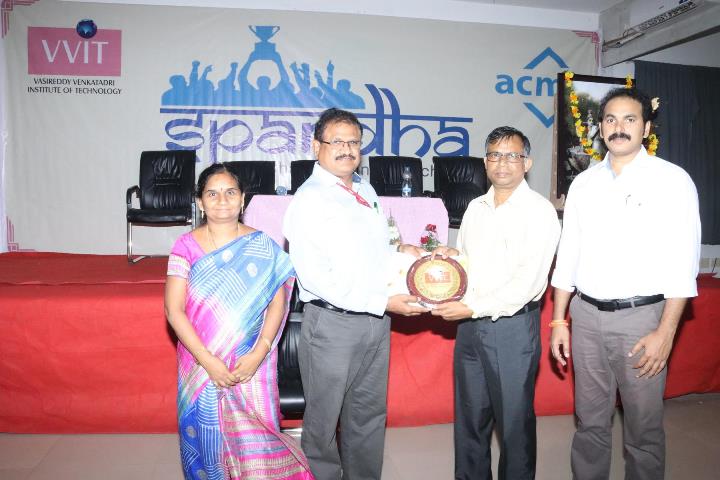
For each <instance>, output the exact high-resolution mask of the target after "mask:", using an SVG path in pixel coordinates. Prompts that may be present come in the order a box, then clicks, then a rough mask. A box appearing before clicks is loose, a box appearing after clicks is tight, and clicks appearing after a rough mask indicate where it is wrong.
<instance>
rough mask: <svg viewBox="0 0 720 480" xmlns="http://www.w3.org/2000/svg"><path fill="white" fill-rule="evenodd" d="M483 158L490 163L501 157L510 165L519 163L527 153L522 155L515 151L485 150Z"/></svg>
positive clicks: (497, 160)
mask: <svg viewBox="0 0 720 480" xmlns="http://www.w3.org/2000/svg"><path fill="white" fill-rule="evenodd" d="M485 158H486V159H487V161H488V162H490V163H498V162H499V161H500V160H502V159H503V158H504V159H505V161H506V162H507V163H509V164H510V165H517V164H518V163H521V162H522V161H523V160H525V159H526V158H527V155H523V154H522V153H515V152H507V153H502V152H487V153H486V154H485Z"/></svg>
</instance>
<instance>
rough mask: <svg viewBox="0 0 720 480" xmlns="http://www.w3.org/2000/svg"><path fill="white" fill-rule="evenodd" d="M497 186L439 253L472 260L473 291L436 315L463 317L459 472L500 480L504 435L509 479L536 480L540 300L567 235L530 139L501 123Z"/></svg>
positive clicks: (493, 165)
mask: <svg viewBox="0 0 720 480" xmlns="http://www.w3.org/2000/svg"><path fill="white" fill-rule="evenodd" d="M485 150H486V154H485V168H486V170H487V176H488V179H489V180H490V182H491V183H492V186H491V187H490V189H489V190H488V192H487V194H485V195H483V196H481V197H478V198H476V199H475V200H473V201H472V202H470V205H468V208H467V211H466V212H465V215H464V216H463V220H462V224H461V225H460V232H459V233H458V239H457V249H452V248H447V247H438V248H437V249H436V250H435V251H434V252H433V253H434V254H436V255H437V254H439V255H443V256H446V255H457V254H459V253H462V254H463V255H465V256H466V257H467V261H468V291H467V294H466V295H465V297H464V298H463V299H462V300H461V301H459V302H449V303H444V304H440V305H438V306H437V307H436V308H435V309H434V310H433V311H432V313H433V315H440V316H442V317H443V318H444V319H445V320H464V321H463V322H462V323H461V324H460V325H459V326H458V330H457V337H456V340H455V355H454V357H455V358H454V362H455V369H454V370H455V432H454V436H455V442H454V443H455V478H456V479H473V480H474V479H484V478H492V473H491V461H490V439H491V436H492V431H493V424H494V423H496V424H497V427H498V434H499V436H500V445H501V452H500V460H499V464H498V465H499V467H498V477H499V478H500V480H505V479H507V480H523V479H532V478H535V457H536V433H535V410H534V408H533V401H534V399H535V377H536V374H537V369H538V362H539V359H540V336H539V330H540V325H539V322H540V299H541V298H542V296H543V293H544V292H545V288H546V287H547V278H548V272H549V270H550V264H551V263H552V260H553V256H554V255H555V248H556V247H557V242H558V239H559V237H560V223H559V222H558V218H557V212H556V211H555V208H554V207H553V206H552V204H551V203H550V202H549V201H548V200H547V199H546V198H544V197H542V196H541V195H539V194H538V193H536V192H534V191H533V190H531V189H530V187H529V186H528V184H527V182H526V181H525V174H526V173H527V171H528V170H530V167H532V159H531V158H530V157H529V155H530V142H529V140H528V139H527V137H526V136H525V135H524V134H523V133H522V132H520V131H519V130H516V129H515V128H512V127H498V128H496V129H495V130H493V131H492V132H491V133H490V135H489V136H488V138H487V140H486V142H485Z"/></svg>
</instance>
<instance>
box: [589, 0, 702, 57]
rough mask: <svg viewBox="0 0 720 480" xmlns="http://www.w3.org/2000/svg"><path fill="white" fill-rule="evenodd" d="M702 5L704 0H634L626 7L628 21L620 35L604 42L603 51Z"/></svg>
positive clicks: (620, 45)
mask: <svg viewBox="0 0 720 480" xmlns="http://www.w3.org/2000/svg"><path fill="white" fill-rule="evenodd" d="M703 3H705V0H634V1H632V2H630V3H629V5H628V6H627V7H626V8H627V10H626V12H627V13H626V15H628V16H627V17H626V18H628V21H627V23H625V28H624V29H623V30H622V35H620V36H619V37H617V38H613V39H610V40H607V41H605V42H604V43H603V51H606V50H607V49H609V48H619V47H622V46H623V45H625V44H626V43H628V42H630V41H632V40H634V39H636V38H637V37H639V36H641V35H642V34H643V33H645V32H646V31H647V30H650V29H651V28H655V27H658V26H660V25H662V24H665V23H667V22H670V21H672V20H675V19H677V18H679V17H681V16H683V15H686V14H688V13H689V12H691V11H693V10H694V9H696V8H697V7H699V6H700V5H702V4H703ZM623 23H624V22H623Z"/></svg>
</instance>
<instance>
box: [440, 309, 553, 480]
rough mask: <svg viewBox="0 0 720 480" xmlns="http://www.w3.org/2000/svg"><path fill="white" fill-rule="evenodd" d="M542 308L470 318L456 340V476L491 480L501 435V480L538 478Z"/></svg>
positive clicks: (460, 328) (463, 325)
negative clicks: (495, 441)
mask: <svg viewBox="0 0 720 480" xmlns="http://www.w3.org/2000/svg"><path fill="white" fill-rule="evenodd" d="M539 321H540V309H539V308H536V309H535V310H532V311H530V312H527V313H520V314H517V315H515V316H512V317H504V318H500V319H498V320H497V321H496V322H492V321H491V320H490V319H479V320H470V321H466V322H463V323H461V324H460V325H459V326H458V331H457V339H456V340H455V358H454V363H455V430H454V437H455V438H454V444H455V478H456V479H458V480H460V479H466V480H485V479H491V478H492V472H491V461H490V439H491V437H492V431H493V426H494V424H496V425H497V429H498V435H499V437H500V459H499V463H498V477H499V478H500V479H501V480H505V479H507V480H526V479H533V478H535V458H536V428H535V427H536V425H535V423H536V420H535V410H534V407H533V401H534V399H535V377H536V374H537V369H538V363H539V360H540V349H541V347H540V337H539V328H540V326H539Z"/></svg>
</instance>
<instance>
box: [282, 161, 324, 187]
mask: <svg viewBox="0 0 720 480" xmlns="http://www.w3.org/2000/svg"><path fill="white" fill-rule="evenodd" d="M316 163H317V160H293V161H292V162H290V191H289V192H288V193H290V194H294V193H295V192H297V189H298V188H300V185H302V184H303V183H305V180H307V179H308V178H310V175H312V172H313V168H315V164H316Z"/></svg>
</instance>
